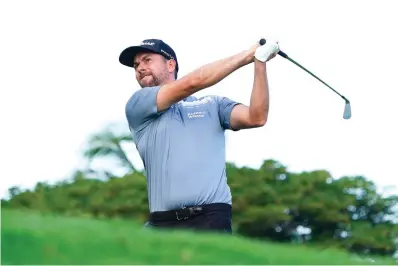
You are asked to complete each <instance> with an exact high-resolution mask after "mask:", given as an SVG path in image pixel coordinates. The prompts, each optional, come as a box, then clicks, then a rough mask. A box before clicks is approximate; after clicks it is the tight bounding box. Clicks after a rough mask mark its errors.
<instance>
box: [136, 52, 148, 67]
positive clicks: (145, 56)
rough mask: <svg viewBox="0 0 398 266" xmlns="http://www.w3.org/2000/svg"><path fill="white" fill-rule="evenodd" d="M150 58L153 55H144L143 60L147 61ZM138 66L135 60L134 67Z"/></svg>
mask: <svg viewBox="0 0 398 266" xmlns="http://www.w3.org/2000/svg"><path fill="white" fill-rule="evenodd" d="M149 56H151V55H149V54H147V55H144V56H143V57H142V60H145V59H146V58H147V57H149ZM137 65H138V62H137V61H135V60H134V64H133V66H134V67H136V66H137Z"/></svg>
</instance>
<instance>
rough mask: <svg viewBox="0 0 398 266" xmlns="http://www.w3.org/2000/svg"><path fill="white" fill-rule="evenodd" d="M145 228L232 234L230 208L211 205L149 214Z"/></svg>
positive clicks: (215, 204) (223, 205)
mask: <svg viewBox="0 0 398 266" xmlns="http://www.w3.org/2000/svg"><path fill="white" fill-rule="evenodd" d="M145 227H151V228H159V229H189V230H194V231H209V232H223V233H229V234H231V233H232V207H231V205H229V204H225V203H213V204H208V205H202V206H195V207H190V208H184V209H180V210H172V211H165V212H154V213H151V214H150V218H149V221H148V222H147V223H146V225H145Z"/></svg>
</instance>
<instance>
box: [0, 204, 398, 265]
mask: <svg viewBox="0 0 398 266" xmlns="http://www.w3.org/2000/svg"><path fill="white" fill-rule="evenodd" d="M1 222H2V235H1V253H2V258H1V263H2V264H274V265H275V264H329V265H330V264H366V263H368V264H369V262H367V261H364V260H360V259H358V258H355V257H354V256H353V255H352V254H349V253H345V252H342V251H338V250H321V249H319V250H317V249H315V248H308V247H304V246H292V245H281V244H275V243H268V242H265V243H264V242H260V241H253V240H249V239H245V238H243V237H238V236H224V235H215V234H203V233H201V234H198V233H193V232H166V231H158V230H156V231H155V230H150V229H145V228H143V227H142V225H139V224H137V223H136V222H133V221H132V222H129V221H121V220H110V221H101V220H92V219H88V218H87V219H85V218H70V217H57V216H51V215H48V216H42V215H40V214H36V213H31V212H22V211H14V210H13V211H11V210H2V218H1ZM377 263H378V264H394V261H393V260H389V259H382V260H377Z"/></svg>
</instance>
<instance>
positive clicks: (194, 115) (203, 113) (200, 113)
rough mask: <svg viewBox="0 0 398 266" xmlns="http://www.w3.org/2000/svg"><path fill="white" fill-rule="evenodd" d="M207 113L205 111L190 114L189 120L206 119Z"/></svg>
mask: <svg viewBox="0 0 398 266" xmlns="http://www.w3.org/2000/svg"><path fill="white" fill-rule="evenodd" d="M204 116H205V112H203V111H198V112H188V118H198V117H204Z"/></svg>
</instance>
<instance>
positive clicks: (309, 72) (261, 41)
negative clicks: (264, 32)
mask: <svg viewBox="0 0 398 266" xmlns="http://www.w3.org/2000/svg"><path fill="white" fill-rule="evenodd" d="M266 42H267V41H266V40H265V39H261V40H260V42H259V43H260V45H264V44H265V43H266ZM278 54H279V55H280V56H282V57H283V58H286V59H287V60H289V61H290V62H292V63H293V64H295V65H296V66H298V67H300V68H301V69H303V70H304V71H306V72H307V73H308V74H310V75H311V76H313V77H314V78H316V79H317V80H319V81H320V82H322V83H323V84H324V85H326V87H328V88H329V89H331V90H332V91H334V92H335V93H337V94H338V95H339V96H340V97H341V98H343V99H344V100H345V101H346V102H350V101H349V100H348V99H347V98H346V97H344V96H343V95H341V94H340V93H338V92H337V91H336V90H335V89H333V88H332V87H331V86H329V85H328V84H326V82H324V81H323V80H321V79H320V78H318V77H317V76H315V75H314V74H313V73H312V72H311V71H309V70H308V69H306V68H305V67H303V66H302V65H300V64H299V63H297V62H296V61H294V60H293V59H291V58H290V57H289V56H288V55H287V54H285V53H284V52H282V51H281V50H279V52H278Z"/></svg>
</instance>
